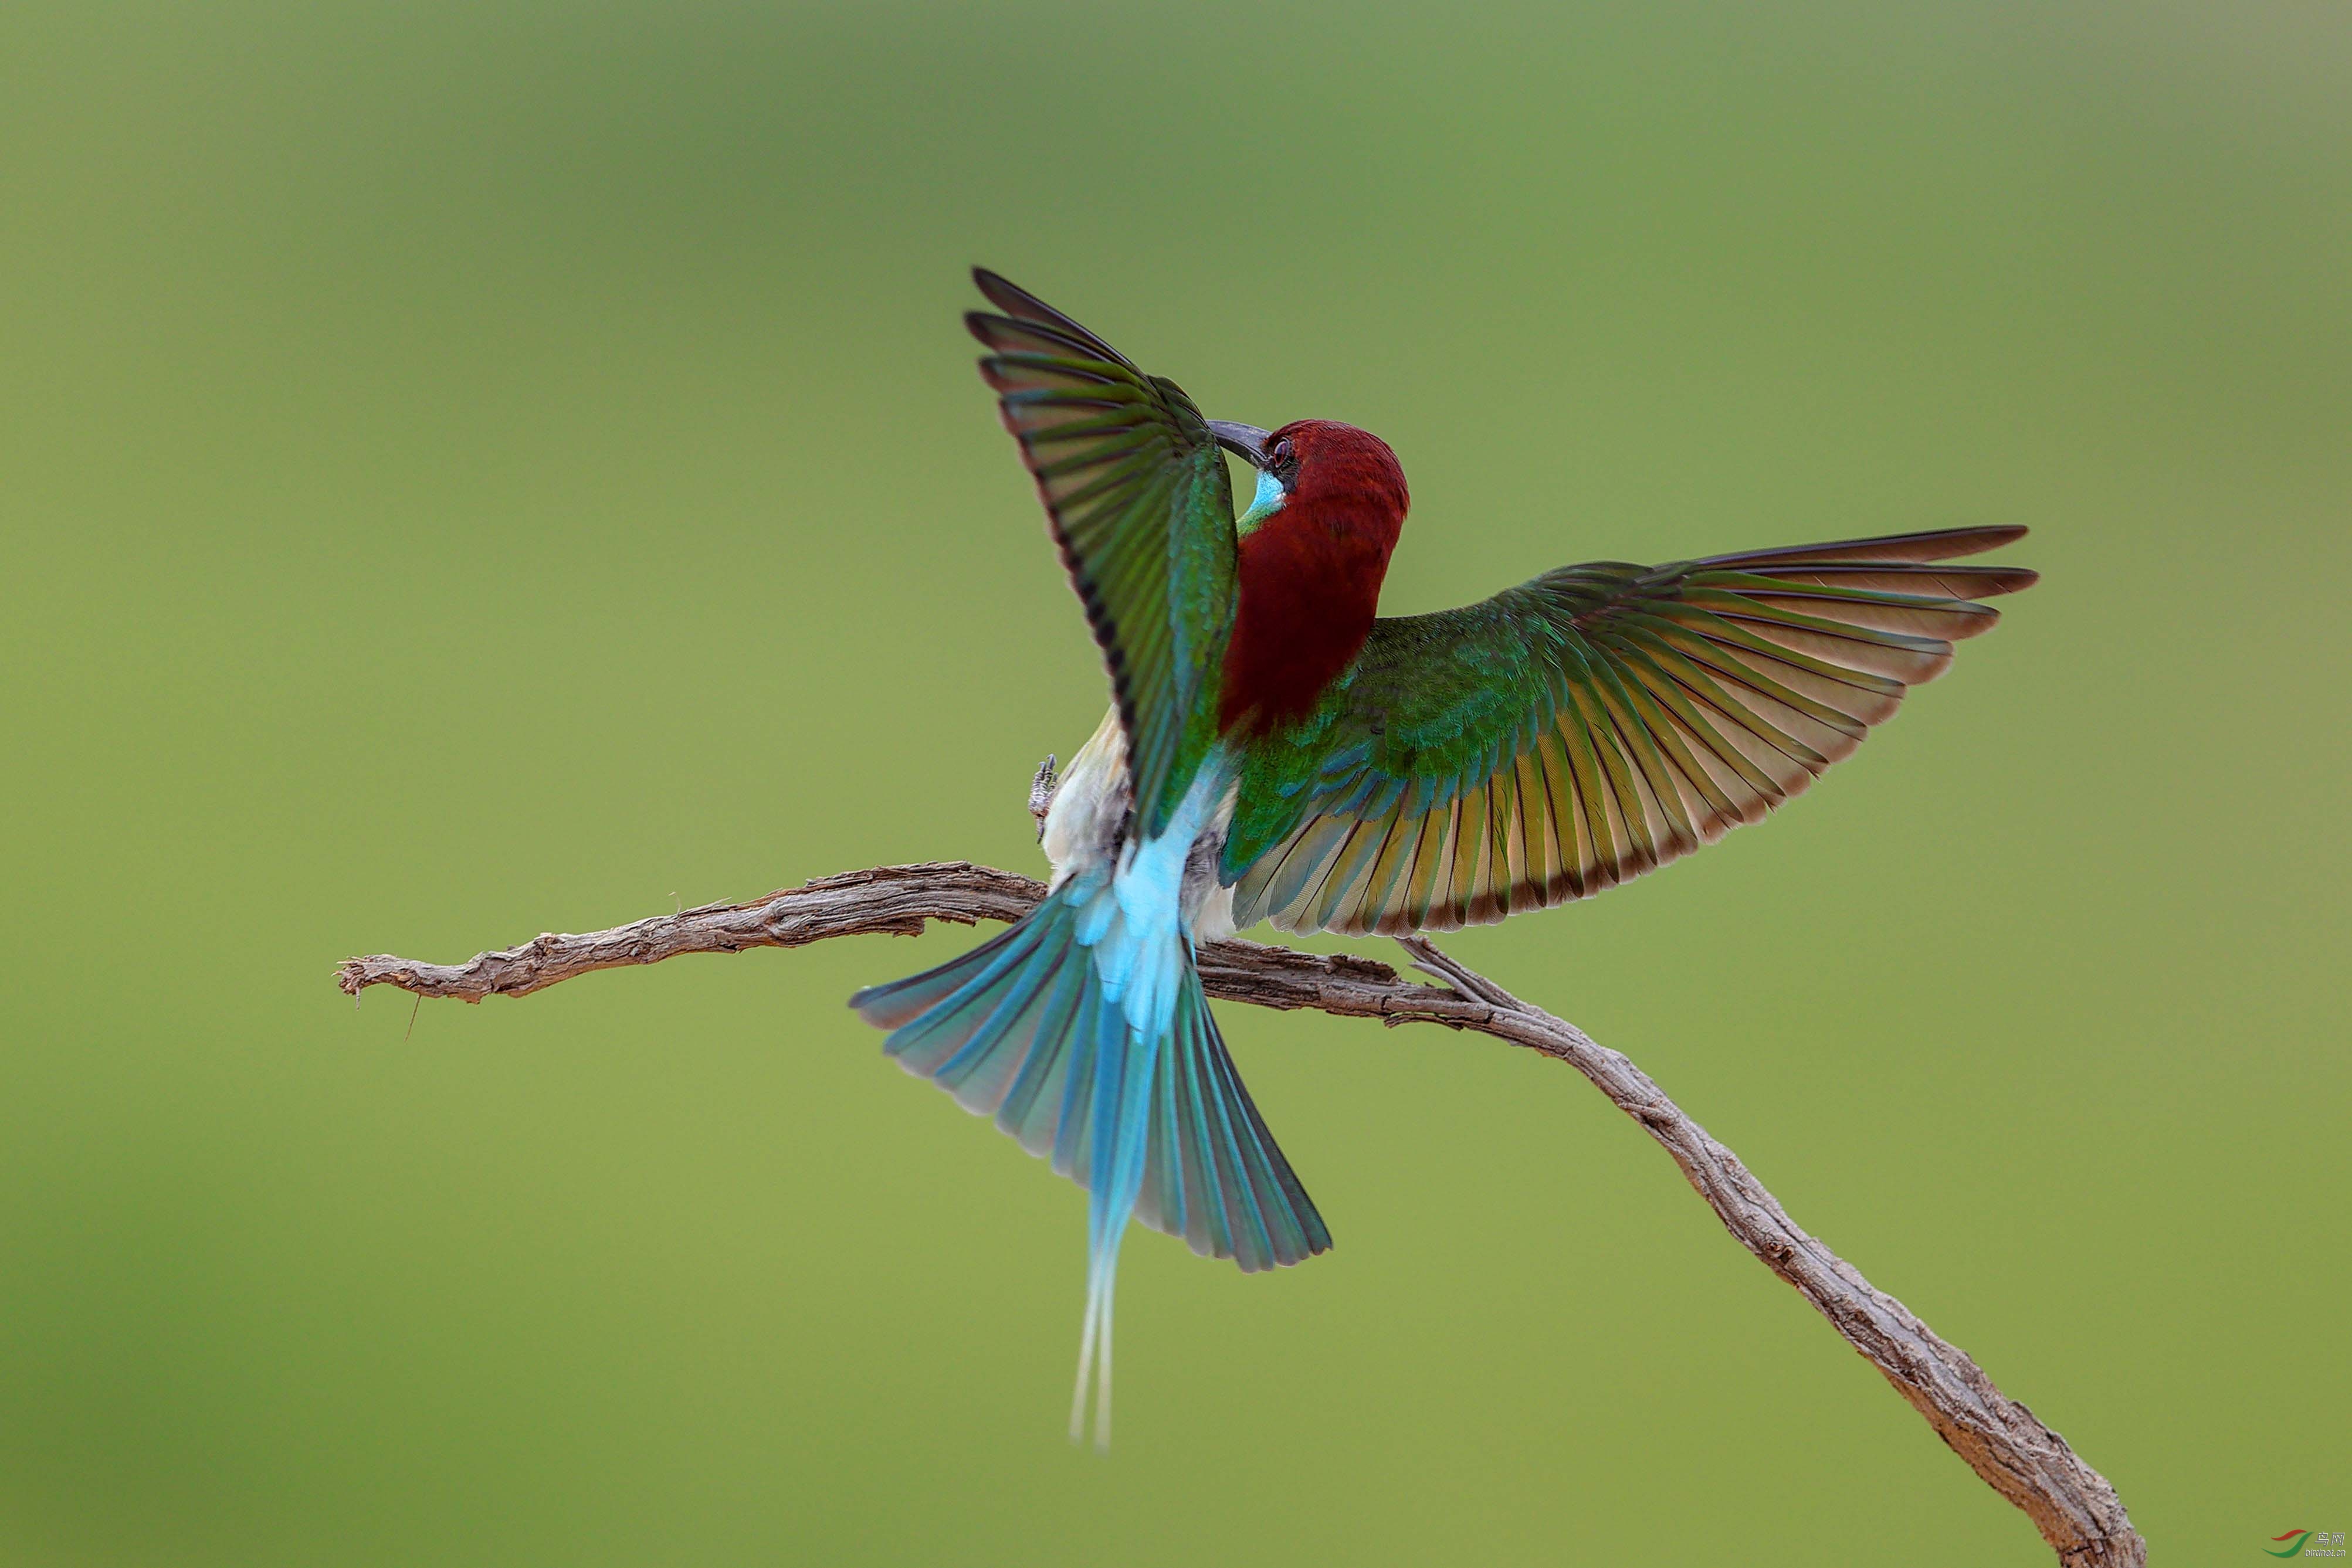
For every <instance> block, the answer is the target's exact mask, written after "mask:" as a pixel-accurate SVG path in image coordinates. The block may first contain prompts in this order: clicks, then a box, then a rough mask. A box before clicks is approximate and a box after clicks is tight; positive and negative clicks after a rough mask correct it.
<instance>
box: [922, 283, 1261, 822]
mask: <svg viewBox="0 0 2352 1568" xmlns="http://www.w3.org/2000/svg"><path fill="white" fill-rule="evenodd" d="M973 276H974V277H975V278H976V279H977V281H978V282H979V284H980V287H981V290H982V292H983V293H984V294H986V295H987V296H988V299H989V302H990V303H991V304H992V305H994V306H995V307H996V308H998V309H1000V310H1003V312H1005V314H1004V315H1003V316H989V315H984V314H982V313H980V312H978V311H974V312H973V313H972V314H971V315H970V316H967V317H966V318H965V321H966V322H967V324H968V325H969V326H970V327H971V331H972V334H973V335H974V336H975V337H977V338H979V339H980V340H981V341H982V342H983V343H985V344H987V345H988V347H989V348H990V349H991V350H993V351H992V353H990V354H989V356H988V357H987V358H985V359H983V360H982V361H981V362H980V366H981V373H982V376H984V377H985V378H986V379H987V381H988V383H989V385H991V386H992V387H994V388H995V389H996V392H997V394H998V402H999V406H1000V408H1001V409H1002V411H1003V416H1004V427H1005V428H1006V429H1007V430H1009V431H1011V432H1012V433H1013V435H1014V436H1015V437H1016V438H1018V440H1019V441H1020V443H1021V455H1022V460H1023V461H1024V463H1026V464H1027V465H1028V466H1029V472H1030V474H1031V475H1032V476H1034V478H1035V479H1036V481H1037V494H1038V497H1039V498H1040V499H1042V500H1043V501H1044V502H1045V515H1046V517H1047V519H1048V522H1049V524H1050V526H1051V527H1052V528H1053V531H1054V539H1055V543H1056V544H1058V545H1059V546H1060V547H1061V550H1062V560H1063V563H1064V564H1065V565H1066V566H1067V567H1068V568H1069V572H1070V581H1071V583H1072V585H1073V586H1075V587H1076V590H1077V592H1078V598H1079V600H1080V601H1082V602H1083V603H1084V604H1085V605H1086V610H1087V622H1088V624H1090V625H1091V626H1092V627H1093V628H1094V633H1095V641H1096V642H1097V643H1100V644H1101V645H1102V649H1103V654H1104V657H1105V659H1106V660H1107V661H1108V664H1109V665H1110V672H1111V684H1112V689H1113V691H1114V693H1115V694H1116V695H1117V698H1118V709H1119V718H1120V720H1121V722H1122V723H1123V724H1124V725H1125V727H1126V729H1127V734H1128V743H1129V758H1130V764H1129V765H1130V767H1131V768H1133V770H1134V776H1135V799H1136V800H1137V802H1138V803H1139V807H1140V808H1141V815H1142V817H1143V819H1144V820H1143V831H1144V833H1145V834H1146V836H1149V835H1150V834H1153V833H1156V832H1158V831H1159V830H1160V827H1161V826H1162V825H1163V824H1164V823H1165V822H1166V821H1167V818H1168V814H1169V813H1170V812H1171V811H1172V810H1175V808H1176V803H1177V801H1178V800H1181V798H1182V796H1183V793H1184V790H1185V789H1186V787H1187V786H1188V785H1189V783H1190V782H1191V780H1192V774H1193V772H1194V771H1195V770H1196V769H1197V768H1199V767H1200V764H1201V759H1202V757H1203V756H1205V755H1206V754H1207V752H1208V749H1209V747H1210V746H1211V745H1212V744H1213V742H1214V740H1215V739H1216V716H1217V701H1216V694H1217V686H1216V682H1217V675H1218V672H1219V670H1220V668H1221V664H1222V661H1223V657H1224V648H1225V638H1226V635H1227V633H1228V632H1230V631H1231V629H1232V626H1233V619H1234V496H1233V487H1232V482H1231V481H1230V480H1229V479H1228V478H1227V477H1226V476H1225V460H1224V456H1223V454H1222V453H1221V452H1220V451H1219V450H1218V448H1217V444H1216V443H1215V441H1214V440H1213V438H1212V437H1211V436H1210V434H1209V430H1208V427H1207V425H1206V424H1205V423H1203V422H1202V418H1201V411H1200V410H1199V409H1197V408H1195V407H1193V406H1192V399H1190V398H1188V397H1186V396H1185V395H1184V392H1183V389H1182V388H1181V387H1179V386H1178V385H1177V384H1176V383H1175V382H1171V381H1168V380H1166V379H1164V378H1162V377H1160V376H1148V375H1146V374H1144V373H1143V372H1142V371H1139V370H1138V369H1137V368H1136V367H1135V365H1134V364H1133V363H1132V362H1130V361H1129V360H1128V358H1127V357H1126V356H1125V355H1124V354H1121V353H1120V352H1119V351H1118V350H1116V349H1114V348H1112V347H1111V346H1110V345H1109V344H1108V343H1106V342H1104V341H1103V340H1101V339H1100V338H1097V337H1096V336H1095V335H1094V334H1093V333H1092V332H1089V331H1087V329H1085V328H1084V327H1081V326H1079V325H1078V324H1077V323H1076V321H1073V320H1071V319H1069V318H1068V317H1067V316H1065V315H1063V314H1062V313H1061V312H1060V311H1058V310H1055V308H1053V307H1051V306H1049V305H1047V304H1045V302H1043V301H1042V300H1039V299H1037V298H1034V297H1033V296H1031V295H1029V294H1026V293H1024V292H1023V291H1022V290H1021V289H1018V288H1016V287H1013V285H1012V284H1010V283H1007V282H1006V281H1004V279H1003V278H1001V277H997V276H996V275H995V274H994V273H992V272H986V271H981V272H976V273H975V274H974V275H973Z"/></svg>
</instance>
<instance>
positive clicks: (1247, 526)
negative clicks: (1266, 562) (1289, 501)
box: [1234, 468, 1286, 535]
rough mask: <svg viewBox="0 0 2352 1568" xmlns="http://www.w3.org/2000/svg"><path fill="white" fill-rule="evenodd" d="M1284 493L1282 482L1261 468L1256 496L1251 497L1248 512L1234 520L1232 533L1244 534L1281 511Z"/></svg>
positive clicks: (1258, 474) (1258, 472)
mask: <svg viewBox="0 0 2352 1568" xmlns="http://www.w3.org/2000/svg"><path fill="white" fill-rule="evenodd" d="M1285 494H1286V492H1285V491H1284V490H1283V488H1282V481H1281V480H1279V479H1277V478H1276V477H1275V476H1273V475H1271V474H1269V473H1267V472H1266V471H1265V469H1263V468H1261V469H1259V470H1258V471H1257V494H1256V495H1255V497H1251V499H1250V506H1249V510H1248V511H1246V512H1244V513H1243V514H1242V515H1241V516H1240V517H1235V518H1234V534H1236V535H1241V534H1246V533H1248V532H1249V531H1250V530H1251V529H1253V528H1256V527H1257V526H1258V525H1259V524H1260V523H1263V522H1265V520H1266V518H1268V517H1272V516H1274V515H1275V513H1276V512H1278V511H1280V510H1282V503H1283V500H1284V497H1285Z"/></svg>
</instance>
